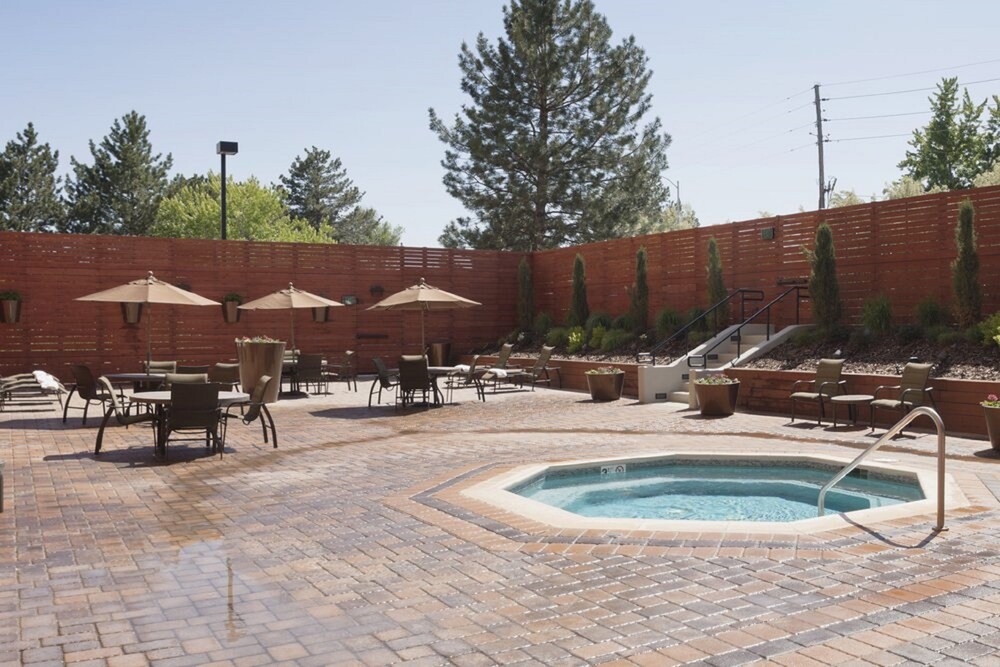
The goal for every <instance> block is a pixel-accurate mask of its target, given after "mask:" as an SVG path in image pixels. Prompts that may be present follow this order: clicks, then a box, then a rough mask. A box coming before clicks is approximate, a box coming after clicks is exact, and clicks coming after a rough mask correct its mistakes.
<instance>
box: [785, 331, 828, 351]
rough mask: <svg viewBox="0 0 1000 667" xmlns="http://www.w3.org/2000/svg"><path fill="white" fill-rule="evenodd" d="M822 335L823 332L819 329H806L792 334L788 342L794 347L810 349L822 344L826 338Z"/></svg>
mask: <svg viewBox="0 0 1000 667" xmlns="http://www.w3.org/2000/svg"><path fill="white" fill-rule="evenodd" d="M824 334H825V332H824V331H823V330H822V329H820V328H819V327H807V328H805V329H799V330H798V331H796V332H795V333H793V334H792V336H791V338H790V339H789V342H790V343H791V344H792V345H793V346H794V347H812V346H814V345H816V344H817V343H821V342H823V340H824V339H825V338H826V336H825V335H824Z"/></svg>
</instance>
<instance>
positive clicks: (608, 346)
mask: <svg viewBox="0 0 1000 667" xmlns="http://www.w3.org/2000/svg"><path fill="white" fill-rule="evenodd" d="M633 340H635V334H633V333H632V332H631V331H626V330H624V329H610V330H608V331H607V332H605V334H604V339H603V340H602V341H601V352H614V351H615V350H618V349H621V348H623V347H625V346H626V345H628V344H629V343H631V342H632V341H633Z"/></svg>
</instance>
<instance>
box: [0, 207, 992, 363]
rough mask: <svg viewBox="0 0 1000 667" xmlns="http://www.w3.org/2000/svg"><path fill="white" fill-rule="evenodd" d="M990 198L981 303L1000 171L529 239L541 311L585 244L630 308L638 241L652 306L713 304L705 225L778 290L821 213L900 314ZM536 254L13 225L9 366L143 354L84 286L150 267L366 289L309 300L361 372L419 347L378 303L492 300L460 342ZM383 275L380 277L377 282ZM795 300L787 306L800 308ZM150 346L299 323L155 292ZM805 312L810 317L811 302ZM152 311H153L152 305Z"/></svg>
mask: <svg viewBox="0 0 1000 667" xmlns="http://www.w3.org/2000/svg"><path fill="white" fill-rule="evenodd" d="M966 197H968V198H969V199H971V200H972V202H973V204H974V205H975V207H976V231H977V234H978V241H979V259H980V264H981V269H980V278H981V282H982V284H983V296H984V300H983V307H984V314H985V313H991V312H994V311H997V310H1000V289H998V287H997V283H998V282H1000V281H998V278H1000V187H990V188H979V189H975V190H965V191H959V192H947V193H941V194H934V195H926V196H923V197H912V198H909V199H900V200H894V201H887V202H877V203H873V204H863V205H860V206H851V207H846V208H837V209H829V210H825V211H814V212H809V213H797V214H795V215H789V216H776V217H773V218H764V219H760V220H750V221H746V222H736V223H729V224H725V225H716V226H713V227H703V228H700V229H693V230H683V231H677V232H668V233H665V234H655V235H651V236H643V237H638V238H629V239H618V240H615V241H607V242H603V243H592V244H587V245H583V246H578V247H573V248H560V249H557V250H547V251H542V252H536V253H532V254H531V255H530V256H529V257H530V262H531V265H532V269H533V279H534V292H535V293H534V301H535V312H536V313H537V312H541V311H546V312H548V313H549V314H551V315H552V316H553V317H554V318H555V319H556V321H561V320H562V319H563V318H564V317H565V314H566V311H567V309H568V306H569V301H570V293H571V283H572V270H573V258H574V256H575V255H576V254H577V253H581V254H582V255H583V256H584V258H585V259H586V262H587V292H588V299H589V303H590V309H591V311H607V312H610V313H611V314H612V315H619V314H622V313H625V312H626V311H627V310H628V305H629V287H630V286H631V284H632V282H633V281H634V279H635V253H636V251H637V250H638V249H639V247H640V246H645V247H646V249H647V251H648V254H649V259H648V281H649V286H650V313H649V314H650V321H651V322H652V321H653V317H654V316H655V313H656V312H657V311H658V310H659V309H661V308H663V307H666V306H669V307H672V308H675V309H677V310H680V311H682V312H683V311H686V310H688V309H689V308H691V307H693V306H705V305H706V303H705V300H706V297H705V293H706V292H707V275H706V263H707V248H708V239H709V238H711V237H715V239H716V241H717V242H718V245H719V250H720V253H721V256H722V266H723V273H724V276H725V282H726V285H727V286H728V287H730V288H735V287H746V288H755V289H761V290H763V291H764V292H765V294H766V295H767V297H768V298H772V297H774V296H776V295H777V294H778V293H779V291H781V290H783V289H784V286H783V285H785V284H788V283H790V282H794V281H797V280H802V279H805V278H806V277H807V276H808V274H809V264H808V261H807V258H806V256H805V255H804V253H803V251H802V248H803V247H807V248H811V247H812V245H813V242H814V238H815V231H816V226H817V225H818V224H819V223H820V222H827V223H829V224H830V226H831V228H832V229H833V238H834V244H835V247H836V253H837V269H838V279H839V282H840V288H841V296H842V298H843V300H844V303H845V306H846V314H847V317H848V319H849V320H854V321H856V320H857V316H858V313H859V312H860V309H861V305H862V303H863V302H864V300H865V299H867V298H868V297H871V296H874V295H876V294H885V295H886V296H888V297H889V298H890V299H891V301H892V305H893V311H894V313H895V315H896V319H897V322H905V321H909V320H911V318H912V317H913V313H914V311H915V308H916V305H917V304H918V303H919V302H920V301H921V300H922V299H924V298H926V297H933V298H936V299H937V300H938V301H940V302H941V303H943V304H949V303H950V302H951V271H950V266H951V262H952V260H953V259H954V257H955V242H954V235H955V224H956V220H957V205H958V203H959V202H960V201H961V200H962V199H964V198H966ZM521 257H522V255H521V254H520V253H508V252H497V251H468V250H465V251H463V250H445V249H432V248H384V247H371V246H345V245H310V244H290V243H253V242H247V241H206V240H193V239H159V238H144V237H115V236H88V235H72V234H69V235H64V234H28V233H15V232H0V267H2V269H0V291H4V290H17V291H18V292H20V293H21V295H22V296H23V298H24V302H23V307H22V313H21V321H20V322H19V323H17V324H0V374H8V373H13V372H20V371H24V370H28V369H33V368H44V369H47V370H49V371H50V372H53V373H55V374H57V375H59V376H60V377H62V378H67V377H68V375H69V373H68V365H69V364H71V363H87V364H90V365H92V366H93V367H94V368H95V369H96V370H98V371H99V372H114V371H122V370H135V369H136V368H137V367H138V364H139V360H140V359H142V358H144V357H145V346H146V330H145V323H143V324H138V325H128V324H124V323H123V321H122V316H121V313H120V310H119V308H118V306H116V305H114V304H101V303H88V302H79V301H73V299H74V298H75V297H78V296H82V295H84V294H88V293H90V292H96V291H98V290H101V289H106V288H109V287H113V286H115V285H119V284H122V283H125V282H127V281H129V280H134V279H136V278H141V277H143V276H145V275H146V272H147V271H150V270H152V271H153V272H155V274H156V275H157V276H158V277H160V278H162V279H164V280H166V281H168V282H171V283H174V284H178V285H181V286H183V287H186V288H188V289H190V290H192V291H194V292H197V293H198V294H201V295H202V296H206V297H208V298H210V299H214V300H216V301H219V300H221V299H222V297H223V296H224V295H225V294H227V293H229V292H238V293H240V294H242V295H243V296H244V297H246V298H248V299H253V298H256V297H259V296H263V295H264V294H268V293H270V292H274V291H275V290H278V289H281V288H283V287H285V286H287V284H288V282H289V281H292V282H294V283H295V285H296V286H297V287H300V288H301V289H305V290H308V291H310V292H315V293H317V294H320V295H322V296H326V297H329V298H332V299H336V300H338V301H340V300H342V299H343V298H344V297H345V296H354V297H356V299H357V304H356V305H351V306H346V307H344V308H334V309H331V311H330V316H331V317H330V321H329V322H325V323H316V322H313V321H312V318H311V313H310V312H309V311H297V312H296V313H295V321H296V342H297V345H298V347H299V348H300V349H302V350H305V351H310V352H311V351H315V352H322V353H325V354H327V355H334V356H336V355H338V354H339V353H341V352H342V351H343V350H347V349H354V350H357V352H358V357H359V362H360V367H361V369H362V370H370V369H371V361H370V360H371V358H372V357H373V356H384V357H386V358H388V359H392V358H394V357H396V356H398V355H399V354H400V353H402V352H406V351H414V350H416V349H417V348H419V340H420V318H419V314H418V313H400V312H379V311H367V310H366V308H367V307H368V306H370V305H371V304H373V303H374V302H375V301H377V300H378V299H380V298H381V297H382V296H385V295H388V294H391V293H393V292H395V291H397V290H399V289H402V288H403V287H406V286H408V285H411V284H414V283H416V282H418V281H419V280H420V278H421V277H424V278H426V279H427V281H428V282H429V283H431V284H433V285H435V286H437V287H441V288H443V289H446V290H449V291H452V292H456V293H458V294H461V295H462V296H465V297H468V298H471V299H475V300H476V301H480V302H481V303H482V304H483V306H482V307H479V308H472V309H469V310H459V311H450V312H433V313H429V314H428V315H427V318H426V322H427V341H428V342H433V341H449V342H451V343H452V346H453V351H454V352H455V353H463V352H466V351H468V350H469V349H470V348H473V347H476V346H481V345H483V344H484V343H489V342H492V341H496V340H497V339H498V338H500V337H501V336H503V335H506V334H507V333H509V332H511V331H512V330H513V329H515V328H516V326H517V315H516V302H517V265H518V262H519V261H520V259H521ZM379 288H380V289H381V291H379ZM793 301H794V300H789V303H787V304H784V305H782V307H781V308H779V309H778V310H777V312H775V313H774V319H775V320H776V321H777V322H778V323H789V322H791V321H792V320H793V319H794V303H793ZM152 309H153V313H152V317H153V319H152V322H153V332H152V340H153V355H154V357H158V358H166V359H178V360H180V361H182V362H186V363H211V362H214V361H220V360H228V359H231V358H233V357H234V356H235V348H234V346H233V339H234V338H235V337H237V336H244V335H257V334H267V335H270V336H274V337H278V338H281V339H287V337H288V331H289V322H290V314H289V313H288V312H287V311H253V312H244V313H243V316H242V321H240V322H239V323H234V324H227V323H224V321H223V318H222V312H221V309H220V308H218V307H205V308H198V307H179V306H153V307H152ZM803 316H804V317H805V318H809V317H810V313H809V309H808V304H806V305H805V308H804V311H803ZM144 317H145V316H144Z"/></svg>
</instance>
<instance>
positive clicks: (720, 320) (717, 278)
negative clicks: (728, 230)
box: [706, 236, 729, 331]
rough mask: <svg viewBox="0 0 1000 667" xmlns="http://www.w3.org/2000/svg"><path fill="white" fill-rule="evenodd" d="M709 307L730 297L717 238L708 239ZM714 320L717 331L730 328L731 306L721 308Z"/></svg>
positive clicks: (713, 314) (715, 314) (715, 313)
mask: <svg viewBox="0 0 1000 667" xmlns="http://www.w3.org/2000/svg"><path fill="white" fill-rule="evenodd" d="M706 270H707V273H708V305H709V307H712V306H714V305H715V304H717V303H719V302H720V301H722V300H723V299H725V298H726V296H728V294H729V292H728V291H727V290H726V283H725V281H724V280H723V278H722V257H721V256H720V255H719V244H718V243H717V242H716V241H715V237H714V236H713V237H712V238H710V239H708V266H707V269H706ZM712 319H713V320H714V323H715V325H714V326H715V330H716V331H718V330H720V329H724V328H725V327H727V326H729V304H726V305H723V306H719V307H718V308H717V309H716V310H715V312H714V313H712Z"/></svg>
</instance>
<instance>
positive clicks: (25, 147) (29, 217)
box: [0, 123, 66, 232]
mask: <svg viewBox="0 0 1000 667" xmlns="http://www.w3.org/2000/svg"><path fill="white" fill-rule="evenodd" d="M58 167H59V151H53V150H52V149H51V148H50V147H49V145H48V144H39V143H38V133H37V132H35V126H34V125H33V124H32V123H28V127H26V128H25V130H24V132H18V133H17V134H16V135H15V139H14V140H13V141H10V142H8V143H7V147H6V148H5V149H4V151H3V153H0V230H7V231H15V232H49V231H54V230H56V229H58V227H59V225H60V224H61V223H62V220H63V216H64V215H65V214H66V209H65V206H64V205H63V202H62V199H60V197H59V187H60V182H61V181H62V179H61V178H60V177H58V176H56V169H57V168H58Z"/></svg>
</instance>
